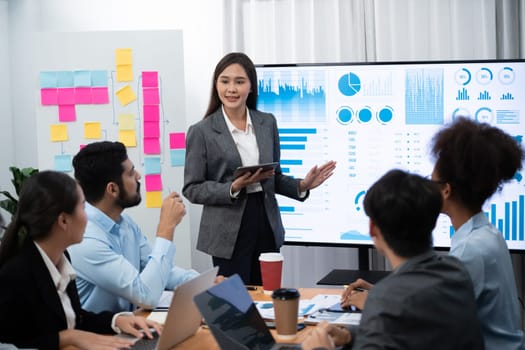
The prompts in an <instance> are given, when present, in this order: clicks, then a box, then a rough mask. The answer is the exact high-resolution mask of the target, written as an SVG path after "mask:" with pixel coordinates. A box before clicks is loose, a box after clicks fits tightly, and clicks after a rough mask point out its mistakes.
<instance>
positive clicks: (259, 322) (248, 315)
mask: <svg viewBox="0 0 525 350" xmlns="http://www.w3.org/2000/svg"><path fill="white" fill-rule="evenodd" d="M194 301H195V304H197V307H198V308H199V310H200V312H201V314H202V316H203V317H204V319H205V320H206V323H207V324H208V327H209V328H210V330H211V331H212V333H213V335H214V336H215V339H216V340H217V342H218V343H219V346H220V347H221V349H261V350H262V349H271V348H272V347H273V346H274V345H275V340H274V339H273V337H272V334H271V333H270V331H269V330H268V328H267V327H266V324H265V323H264V320H263V319H262V317H261V315H260V314H259V311H258V310H257V307H256V306H255V304H254V303H253V301H252V299H251V297H250V294H249V293H248V292H247V291H246V288H245V286H244V284H243V282H242V280H241V279H240V277H239V276H238V275H233V276H231V277H229V278H228V279H226V280H225V281H223V282H221V283H219V284H216V285H214V286H212V287H211V288H209V289H208V290H207V291H205V292H203V293H201V294H198V295H196V296H195V297H194Z"/></svg>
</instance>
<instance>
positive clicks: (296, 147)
mask: <svg viewBox="0 0 525 350" xmlns="http://www.w3.org/2000/svg"><path fill="white" fill-rule="evenodd" d="M286 149H288V150H290V149H293V150H304V149H306V145H290V144H286V143H281V150H286Z"/></svg>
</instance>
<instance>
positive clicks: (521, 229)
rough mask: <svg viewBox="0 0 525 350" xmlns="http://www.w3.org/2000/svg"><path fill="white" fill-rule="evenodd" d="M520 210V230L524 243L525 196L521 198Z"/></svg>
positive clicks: (521, 239)
mask: <svg viewBox="0 0 525 350" xmlns="http://www.w3.org/2000/svg"><path fill="white" fill-rule="evenodd" d="M519 203H520V204H519V209H520V213H519V222H520V225H519V229H520V231H519V232H520V236H519V238H520V241H523V240H524V239H523V238H524V237H523V230H524V229H525V222H524V213H523V211H524V208H525V196H520V197H519Z"/></svg>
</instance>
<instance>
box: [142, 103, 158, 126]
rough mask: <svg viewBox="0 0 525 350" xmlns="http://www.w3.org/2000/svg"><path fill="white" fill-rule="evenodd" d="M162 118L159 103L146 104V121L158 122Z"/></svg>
mask: <svg viewBox="0 0 525 350" xmlns="http://www.w3.org/2000/svg"><path fill="white" fill-rule="evenodd" d="M159 119H160V109H159V106H158V105H150V106H146V105H144V121H146V122H158V121H159Z"/></svg>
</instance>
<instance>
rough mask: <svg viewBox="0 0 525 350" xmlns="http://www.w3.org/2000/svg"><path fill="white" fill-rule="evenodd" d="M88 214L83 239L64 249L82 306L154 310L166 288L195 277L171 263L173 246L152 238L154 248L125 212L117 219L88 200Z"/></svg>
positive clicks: (173, 251) (107, 308) (87, 308)
mask: <svg viewBox="0 0 525 350" xmlns="http://www.w3.org/2000/svg"><path fill="white" fill-rule="evenodd" d="M86 214H87V217H88V223H87V226H86V232H85V233H84V239H83V240H82V242H81V243H79V244H75V245H72V246H70V247H69V248H68V251H69V253H70V255H71V262H72V264H73V267H74V268H75V271H76V272H77V278H76V283H77V288H78V293H79V296H80V302H81V304H82V307H83V308H84V309H85V310H89V311H93V312H101V311H106V310H109V311H113V312H120V311H132V310H133V309H134V308H135V307H137V306H140V307H145V308H153V307H155V306H156V305H157V303H158V301H159V299H160V296H161V294H162V291H164V289H173V288H175V287H176V286H177V285H179V284H181V283H183V282H185V281H187V280H189V279H192V278H194V277H195V276H197V275H198V273H197V272H196V271H194V270H186V269H183V268H180V267H177V266H174V264H173V258H174V256H175V245H174V244H173V243H172V242H171V241H168V240H166V239H164V238H160V237H156V238H155V242H154V244H153V247H152V246H151V245H150V244H149V242H148V240H147V238H146V237H145V236H144V235H143V234H142V232H141V231H140V228H139V227H138V226H137V224H136V223H135V222H134V221H133V220H132V219H131V218H130V217H129V216H127V215H125V214H123V215H121V219H120V222H115V221H113V220H112V219H111V218H110V217H109V216H107V215H106V214H104V213H103V212H102V211H100V210H99V209H97V208H96V207H94V206H92V205H90V204H88V203H86Z"/></svg>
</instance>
